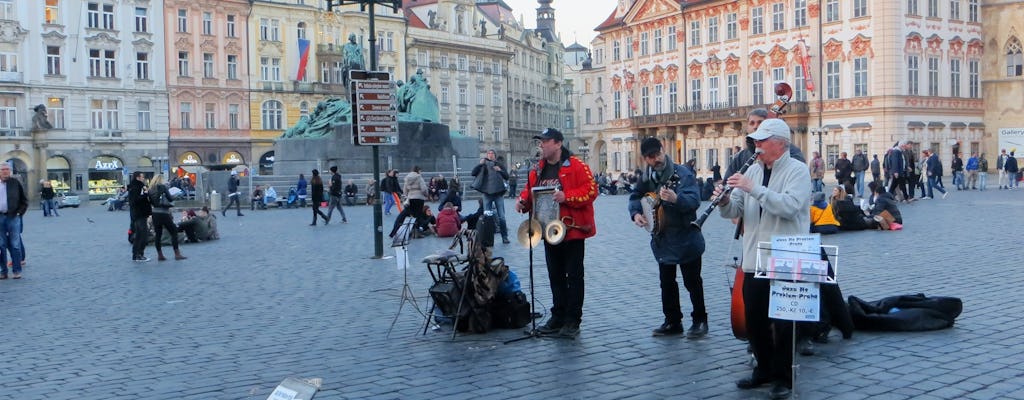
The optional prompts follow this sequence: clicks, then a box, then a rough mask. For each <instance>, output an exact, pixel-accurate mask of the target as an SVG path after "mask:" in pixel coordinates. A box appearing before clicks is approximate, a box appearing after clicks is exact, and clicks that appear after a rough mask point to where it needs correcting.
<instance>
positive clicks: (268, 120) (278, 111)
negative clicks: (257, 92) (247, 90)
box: [260, 100, 284, 131]
mask: <svg viewBox="0 0 1024 400" xmlns="http://www.w3.org/2000/svg"><path fill="white" fill-rule="evenodd" d="M283 111H284V107H283V106H282V105H281V102H280V101H277V100H267V101H265V102H263V106H262V107H261V109H260V115H261V116H262V120H263V130H268V131H271V130H281V126H283V125H284V123H283V121H282V115H283Z"/></svg>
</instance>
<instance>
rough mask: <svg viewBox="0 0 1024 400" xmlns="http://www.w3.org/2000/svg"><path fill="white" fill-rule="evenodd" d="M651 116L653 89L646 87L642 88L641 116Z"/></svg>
mask: <svg viewBox="0 0 1024 400" xmlns="http://www.w3.org/2000/svg"><path fill="white" fill-rule="evenodd" d="M650 114H651V89H650V88H648V87H646V86H644V87H642V88H640V115H650Z"/></svg>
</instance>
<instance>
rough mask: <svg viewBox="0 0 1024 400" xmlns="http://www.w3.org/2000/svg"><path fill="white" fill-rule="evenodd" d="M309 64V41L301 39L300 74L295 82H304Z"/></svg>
mask: <svg viewBox="0 0 1024 400" xmlns="http://www.w3.org/2000/svg"><path fill="white" fill-rule="evenodd" d="M307 63H309V40H307V39H301V38H300V39H299V73H298V76H296V77H295V80H297V81H302V80H303V79H305V78H306V64H307Z"/></svg>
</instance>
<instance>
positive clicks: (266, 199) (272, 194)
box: [263, 186, 281, 208]
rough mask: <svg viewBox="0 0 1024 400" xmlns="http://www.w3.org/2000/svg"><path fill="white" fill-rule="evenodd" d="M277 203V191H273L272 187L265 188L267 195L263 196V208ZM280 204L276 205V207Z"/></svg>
mask: <svg viewBox="0 0 1024 400" xmlns="http://www.w3.org/2000/svg"><path fill="white" fill-rule="evenodd" d="M271 203H278V201H277V191H276V190H274V187H273V186H267V193H266V194H265V195H264V196H263V208H267V204H271ZM280 205H281V204H280V203H278V206H280Z"/></svg>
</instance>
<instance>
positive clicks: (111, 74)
mask: <svg viewBox="0 0 1024 400" xmlns="http://www.w3.org/2000/svg"><path fill="white" fill-rule="evenodd" d="M114 55H115V53H114V51H113V50H98V49H89V76H91V77H94V78H116V77H117V59H116V58H115V57H114Z"/></svg>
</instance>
